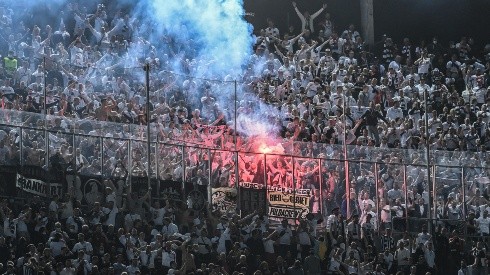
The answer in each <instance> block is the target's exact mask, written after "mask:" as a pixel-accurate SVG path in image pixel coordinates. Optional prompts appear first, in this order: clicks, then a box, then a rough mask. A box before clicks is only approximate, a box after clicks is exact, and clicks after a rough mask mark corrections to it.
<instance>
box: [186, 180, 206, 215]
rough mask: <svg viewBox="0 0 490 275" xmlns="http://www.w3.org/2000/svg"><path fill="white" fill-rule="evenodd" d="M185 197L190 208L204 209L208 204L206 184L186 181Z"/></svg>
mask: <svg viewBox="0 0 490 275" xmlns="http://www.w3.org/2000/svg"><path fill="white" fill-rule="evenodd" d="M185 198H186V200H187V205H188V206H189V207H190V208H192V209H194V210H196V211H200V210H202V209H204V208H205V207H206V205H207V204H208V186H207V185H200V184H194V183H192V182H186V183H185Z"/></svg>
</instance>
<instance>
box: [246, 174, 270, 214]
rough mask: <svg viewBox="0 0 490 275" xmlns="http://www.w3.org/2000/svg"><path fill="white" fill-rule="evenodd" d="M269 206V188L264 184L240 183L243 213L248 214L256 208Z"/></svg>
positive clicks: (260, 208)
mask: <svg viewBox="0 0 490 275" xmlns="http://www.w3.org/2000/svg"><path fill="white" fill-rule="evenodd" d="M266 207H267V189H266V188H265V186H264V185H260V184H253V183H248V182H242V183H240V210H241V214H242V215H248V214H250V213H252V212H254V211H255V210H263V211H264V212H265V210H266Z"/></svg>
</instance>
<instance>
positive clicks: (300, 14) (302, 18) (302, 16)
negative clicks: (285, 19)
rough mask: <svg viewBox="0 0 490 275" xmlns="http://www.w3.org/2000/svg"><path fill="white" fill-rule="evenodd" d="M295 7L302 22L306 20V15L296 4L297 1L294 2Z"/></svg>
mask: <svg viewBox="0 0 490 275" xmlns="http://www.w3.org/2000/svg"><path fill="white" fill-rule="evenodd" d="M293 7H294V10H295V11H296V14H297V15H298V17H299V19H300V20H301V22H303V21H304V20H305V17H304V15H303V14H302V13H301V12H300V11H299V9H298V7H297V6H296V2H293Z"/></svg>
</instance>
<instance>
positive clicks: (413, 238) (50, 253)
mask: <svg viewBox="0 0 490 275" xmlns="http://www.w3.org/2000/svg"><path fill="white" fill-rule="evenodd" d="M293 7H294V9H295V10H296V12H297V15H298V17H299V21H300V22H301V28H299V30H296V29H295V28H294V27H290V28H289V29H288V30H285V31H284V32H283V31H282V30H281V31H280V30H279V29H278V28H276V27H275V26H274V22H272V20H268V25H267V26H266V27H265V28H263V29H260V30H258V31H257V35H256V37H254V39H255V44H254V45H253V50H254V53H253V55H251V57H250V60H249V61H248V64H247V65H248V69H246V70H245V71H244V73H243V75H241V79H240V81H239V82H238V85H239V89H240V90H241V91H243V93H244V95H245V96H241V98H240V100H239V101H238V102H237V105H238V109H237V114H238V116H239V117H240V116H247V115H249V114H250V113H253V112H254V111H257V105H258V101H259V100H260V102H262V104H266V105H269V106H274V107H275V108H276V110H277V111H276V112H268V113H267V114H263V115H264V116H265V117H264V118H263V119H264V120H266V121H269V122H270V124H271V125H274V126H275V128H276V129H280V130H279V132H280V135H281V137H282V138H283V140H282V141H278V142H282V143H283V144H286V143H289V142H305V144H307V145H306V146H304V147H295V146H293V147H289V146H286V145H285V146H283V147H284V148H292V149H291V150H292V152H288V153H293V154H296V153H298V155H301V156H304V155H308V156H312V157H324V158H327V159H328V158H334V157H337V156H338V155H339V154H341V153H342V152H341V151H340V150H335V149H331V148H334V147H335V145H345V144H347V145H350V146H349V147H348V148H349V154H351V155H352V156H355V159H357V160H361V161H362V160H375V161H378V162H380V163H381V164H380V166H376V167H378V168H379V171H378V172H379V180H378V179H377V178H376V176H375V173H373V172H374V169H375V166H374V164H373V163H369V162H366V163H362V162H361V163H359V164H358V165H353V166H351V167H350V170H349V173H350V179H352V185H351V187H352V188H351V190H345V189H342V186H343V184H341V183H343V181H345V176H344V174H345V173H342V169H343V168H342V167H340V166H341V165H339V167H336V165H333V168H332V165H329V166H328V167H321V170H320V171H321V172H325V173H318V171H317V172H316V173H317V174H318V176H317V177H320V176H322V177H325V178H324V179H323V180H322V181H319V180H318V179H314V181H318V182H323V183H324V184H325V185H328V186H329V188H327V186H325V187H324V188H323V189H325V190H329V191H330V192H331V193H332V194H333V195H331V194H326V195H325V197H324V198H322V199H323V200H325V203H324V204H323V205H327V206H328V207H325V208H324V209H323V211H318V212H314V213H311V214H308V215H306V217H305V218H301V219H298V220H296V221H291V220H290V221H288V220H283V221H281V223H280V224H278V225H276V224H274V223H273V222H272V220H270V219H269V217H268V215H267V213H264V212H262V211H256V212H254V213H251V214H250V215H247V216H245V217H239V216H238V215H237V213H235V212H233V211H231V210H230V211H227V212H226V213H219V212H217V211H212V209H205V210H204V211H194V210H192V209H190V208H188V207H187V205H185V204H183V203H182V202H174V201H171V200H163V199H162V200H160V199H154V198H149V194H138V193H137V192H136V190H129V188H123V189H121V188H118V187H116V186H114V183H112V182H110V180H107V181H106V182H105V184H106V187H107V188H106V189H105V190H104V194H103V197H102V198H98V199H96V200H95V201H94V202H93V203H92V204H91V205H89V206H87V205H81V203H80V200H81V198H80V197H77V196H79V194H77V192H75V191H73V189H72V188H74V187H69V189H68V191H69V192H68V194H67V195H66V196H64V197H54V198H52V200H51V201H48V202H44V201H42V200H41V199H39V198H35V199H34V200H33V201H31V202H29V203H28V204H26V205H25V206H23V207H18V206H17V204H16V203H14V202H11V201H8V200H4V201H2V203H1V207H0V215H1V218H2V221H3V227H2V230H0V236H1V237H0V264H1V265H2V266H1V268H0V270H1V272H4V274H118V275H119V274H427V273H429V274H444V273H446V272H449V274H455V273H458V274H487V273H488V260H487V250H488V239H487V238H486V237H488V235H489V234H490V229H489V228H490V218H489V217H488V211H490V210H489V209H490V196H489V194H490V189H489V188H488V186H487V185H488V183H489V182H488V177H487V176H488V168H486V167H488V165H487V163H488V161H487V160H488V155H487V154H486V150H488V149H489V148H490V127H488V123H490V110H489V108H488V107H489V106H488V104H490V93H489V91H490V78H489V77H488V70H489V69H490V55H489V54H490V51H489V52H485V51H484V50H477V49H478V47H477V46H476V45H475V41H473V39H471V38H469V37H463V38H461V39H460V40H459V41H457V42H450V43H449V44H448V45H441V43H439V42H438V40H437V38H433V39H431V41H430V42H429V43H425V42H424V41H422V42H420V43H418V44H416V43H414V41H410V39H409V38H405V39H403V41H401V43H396V42H395V41H393V40H392V39H391V38H390V37H389V36H383V37H382V41H381V42H379V43H376V45H371V46H368V45H366V44H365V43H364V42H363V39H362V37H361V35H360V34H359V32H358V31H356V27H355V26H354V25H350V26H348V27H347V29H346V30H342V29H339V28H338V27H339V26H336V25H335V22H332V21H331V20H330V16H329V14H328V12H327V6H326V5H325V6H323V7H322V8H321V9H320V10H318V11H317V12H315V13H313V14H311V15H310V14H309V12H307V11H305V12H302V11H301V10H300V7H298V6H296V3H293ZM26 18H28V17H27V16H25V14H22V10H18V9H12V7H8V6H5V7H1V8H0V25H1V28H0V40H1V41H0V54H1V55H2V68H1V72H0V79H1V81H2V84H1V85H0V96H1V108H2V112H5V111H6V110H18V111H23V113H22V115H21V116H22V117H20V118H11V117H3V118H2V121H3V122H8V120H10V119H21V120H22V125H23V126H25V127H28V128H32V129H31V130H26V131H24V132H23V136H22V142H23V144H22V146H21V144H19V142H20V136H19V133H18V131H17V130H16V128H15V127H8V126H2V128H1V130H0V164H7V165H13V164H19V163H22V164H26V165H35V166H41V167H44V168H47V169H51V171H53V170H52V168H53V167H45V165H47V164H46V163H47V161H46V158H48V157H50V163H51V164H52V163H53V161H54V160H56V163H64V164H70V165H72V166H73V167H75V169H76V170H77V171H79V172H80V173H82V174H88V175H102V176H120V177H123V175H125V176H124V177H126V176H127V174H128V173H130V174H131V175H135V176H145V175H146V173H147V169H146V167H147V165H148V159H147V152H146V150H147V149H146V146H145V143H144V142H139V143H138V142H134V143H133V147H132V149H131V151H129V148H128V143H127V141H125V140H124V139H140V138H143V137H144V136H145V134H146V133H145V131H144V130H138V131H135V130H134V129H139V128H137V126H135V127H136V128H135V127H133V125H146V124H147V118H148V116H147V114H146V112H147V110H146V106H145V104H146V91H145V82H144V70H143V69H142V68H143V66H144V65H145V64H146V63H149V64H150V65H151V73H150V79H151V81H150V82H151V89H150V90H151V95H150V102H151V106H150V116H149V117H150V120H151V122H154V123H153V124H152V131H154V132H155V133H157V136H158V139H159V141H162V142H172V143H179V144H184V141H185V143H186V144H193V145H198V146H203V147H208V148H221V149H225V151H222V152H220V153H214V154H213V155H212V156H211V157H210V156H208V155H207V154H206V153H205V151H204V150H200V149H192V150H190V151H189V152H186V156H185V158H184V159H185V161H184V162H186V164H185V165H183V163H182V158H181V154H182V152H181V151H179V150H180V149H179V148H177V147H169V146H162V147H161V148H158V150H157V151H158V152H159V154H161V155H162V156H163V158H162V161H161V162H160V164H159V165H160V167H158V168H156V167H151V169H150V170H151V171H152V172H151V173H153V174H157V173H158V177H159V178H162V179H173V180H177V181H178V180H182V179H183V178H187V179H191V178H192V179H194V178H197V179H199V178H204V176H203V175H207V174H208V171H209V170H210V169H212V171H213V173H212V174H213V175H214V174H215V173H214V172H215V171H219V173H217V174H219V176H216V179H215V180H211V181H209V182H208V183H207V184H211V185H213V186H216V187H217V186H233V185H234V184H235V183H234V182H232V180H231V178H232V174H234V165H236V164H234V159H233V155H232V154H231V153H229V152H226V150H227V149H235V146H237V147H238V146H240V147H239V148H243V149H246V150H251V149H250V148H248V147H247V145H248V144H250V143H249V140H247V137H246V136H238V137H236V136H235V133H234V131H233V129H234V127H233V123H234V114H233V111H234V110H233V107H230V106H222V105H223V104H222V103H220V102H222V101H221V100H220V97H221V96H222V95H225V92H226V93H229V91H230V87H231V86H230V83H224V82H209V81H204V80H200V79H197V78H190V77H187V76H185V74H178V73H176V74H174V73H172V72H171V71H172V70H175V67H173V66H174V65H175V64H176V63H178V64H180V65H179V68H180V71H183V72H188V73H191V72H192V71H194V69H195V67H196V66H199V64H200V62H199V61H196V60H185V59H183V60H178V61H179V62H175V61H176V58H179V57H178V56H180V55H177V54H176V53H175V52H172V50H171V49H172V48H173V47H174V46H175V45H173V44H172V43H173V41H172V37H164V39H162V40H161V41H160V42H162V43H167V44H168V45H169V47H168V49H167V51H165V52H164V53H162V52H159V50H158V49H160V48H161V47H154V45H152V43H151V41H149V40H148V39H149V38H148V37H145V33H143V32H140V28H141V25H140V24H139V21H138V20H136V19H135V18H131V16H130V15H129V14H125V13H124V12H123V11H120V10H118V11H110V10H107V9H106V8H105V7H104V5H98V6H97V7H96V8H94V9H93V10H89V9H88V8H86V7H83V6H79V5H78V4H77V3H70V4H69V5H68V6H67V7H66V9H65V10H64V11H63V12H60V17H59V18H57V19H56V20H55V21H53V22H50V24H48V25H45V26H38V25H34V24H35V23H34V24H33V25H27V23H26V22H27V21H25V19H26ZM31 20H32V18H31ZM34 21H35V20H34ZM55 28H56V30H55ZM174 48H175V47H174ZM184 58H185V57H184ZM45 96H46V97H45ZM226 96H229V95H228V94H226ZM426 103H427V107H426V106H425V104H426ZM220 104H221V105H220ZM43 112H46V113H47V114H49V115H52V116H51V118H50V119H48V120H44V119H39V118H40V117H41V116H39V115H37V114H36V113H43ZM19 114H20V113H19ZM41 118H42V117H41ZM426 119H427V121H428V125H426V122H425V120H426ZM108 122H112V123H120V127H118V126H114V125H116V124H110V123H108ZM104 123H107V124H104ZM109 124H110V125H111V127H114V129H116V128H117V130H115V131H106V129H104V127H105V126H107V127H109V126H108V125H109ZM87 125H88V126H87ZM44 127H47V129H49V130H50V131H52V133H51V134H50V135H48V136H44V135H41V134H39V133H40V132H39V131H36V130H35V128H44ZM75 128H78V131H80V132H81V133H83V134H86V135H87V136H81V137H78V139H76V140H72V139H71V138H69V135H66V134H63V133H69V132H70V131H73V129H75ZM427 128H428V129H427ZM112 129H113V128H111V130H112ZM141 129H144V127H141ZM427 133H428V135H427ZM91 136H93V137H96V136H104V137H105V138H106V139H105V140H104V142H103V143H102V144H97V143H94V140H95V138H93V137H91ZM113 137H114V138H123V139H122V140H116V139H111V138H113ZM46 139H49V141H50V142H49V147H48V148H46V146H47V140H46ZM235 139H237V140H235ZM427 143H428V144H429V147H430V148H431V149H433V150H438V151H444V153H442V154H441V155H440V157H439V158H440V159H438V160H437V161H438V162H439V163H445V164H451V163H453V164H456V166H457V165H458V164H460V163H462V162H465V163H467V164H468V163H471V164H472V165H473V166H474V167H476V168H471V169H467V170H466V171H465V173H464V174H462V172H461V171H460V170H459V169H458V168H454V167H447V168H444V167H441V168H439V167H438V168H437V170H436V171H434V175H435V177H434V178H435V179H436V180H435V182H434V184H436V186H437V188H438V190H439V189H441V190H442V191H440V192H439V191H438V194H440V197H438V198H436V199H434V202H435V201H437V204H435V205H434V204H430V203H429V201H430V200H431V199H432V198H431V195H430V192H431V190H430V188H429V186H430V180H429V179H428V178H429V175H428V174H427V171H426V170H425V169H424V167H423V166H420V164H422V163H423V160H422V158H423V156H422V155H412V156H411V158H410V159H411V160H412V162H410V163H408V164H406V163H404V164H406V165H407V166H406V167H407V169H406V179H404V178H403V177H404V175H403V173H402V170H403V169H401V164H402V161H401V159H402V158H401V157H400V156H399V155H398V154H391V153H383V154H381V153H379V152H389V150H390V149H393V150H394V149H405V150H406V152H411V151H410V150H413V151H416V150H419V149H424V148H425V146H426V144H427ZM242 144H243V147H241V146H242ZM328 146H333V147H328ZM101 147H103V148H101ZM21 148H22V150H23V151H22V152H21V151H20V150H21ZM74 148H76V149H74ZM329 148H330V149H329ZM297 150H299V152H296V151H297ZM383 150H384V151H383ZM209 158H211V159H212V160H213V164H212V165H210V166H211V167H206V166H205V165H204V166H203V165H202V163H204V162H206V160H209ZM129 159H131V162H130V161H129ZM278 163H279V161H278V162H277V163H274V164H273V166H274V165H275V166H276V167H275V169H273V168H270V167H269V168H268V169H270V170H276V169H277V170H279V167H278ZM130 164H131V165H130ZM248 165H252V164H248ZM290 165H291V166H294V165H292V164H290V163H287V162H286V164H285V166H290ZM184 167H185V169H184ZM478 167H480V168H478ZM127 169H128V170H129V171H128V170H127ZM157 171H158V172H157ZM305 174H307V173H305ZM320 174H322V175H320ZM234 178H235V181H236V178H237V177H234ZM461 178H464V181H465V183H466V189H463V187H462V186H461V184H459V185H458V184H454V182H455V181H456V182H459V180H460V179H461ZM376 181H377V183H376V184H375V182H376ZM203 184H205V183H203ZM313 185H314V184H313ZM376 187H377V189H376ZM312 188H313V187H312ZM150 191H151V190H150ZM346 192H351V194H350V198H351V200H350V201H348V200H347V199H346V196H345V193H346ZM332 196H333V198H332ZM327 200H328V203H327ZM465 202H466V203H465ZM347 205H350V207H349V208H350V212H349V213H348V212H347ZM429 205H432V206H429ZM376 206H378V207H376ZM376 208H379V209H376ZM321 212H322V213H323V215H321V214H320V213H321ZM429 213H436V214H437V215H436V217H433V218H438V219H440V220H438V221H437V222H424V220H423V219H422V220H420V221H419V220H417V221H414V222H411V219H409V218H428V217H430V214H429ZM461 220H467V222H466V223H465V222H463V227H464V228H465V231H467V233H468V234H470V235H472V236H474V237H475V238H473V239H466V240H465V239H463V238H462V237H461V234H462V231H461V224H462V223H461ZM393 231H398V232H405V231H407V233H404V234H403V235H402V236H401V235H394V234H393ZM408 231H410V232H412V233H413V232H416V234H415V235H413V234H409V233H408ZM468 248H470V250H469V249H468Z"/></svg>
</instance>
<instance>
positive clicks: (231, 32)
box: [135, 0, 253, 79]
mask: <svg viewBox="0 0 490 275" xmlns="http://www.w3.org/2000/svg"><path fill="white" fill-rule="evenodd" d="M243 14H244V10H243V2H242V0H147V1H141V2H139V3H138V6H137V9H136V12H135V17H136V18H140V19H141V21H142V22H141V23H142V25H143V27H144V28H146V33H148V34H149V37H150V42H153V43H154V44H156V45H159V46H160V47H164V48H167V49H162V50H163V52H167V53H168V54H169V55H173V56H174V57H175V58H183V59H184V60H185V59H189V60H192V59H194V60H197V61H199V63H197V64H193V65H192V66H191V68H190V69H188V70H189V71H187V73H188V74H190V75H192V76H195V77H213V78H219V79H224V77H225V76H226V75H234V76H236V75H238V74H240V73H241V69H242V66H243V65H245V64H246V62H247V61H248V57H249V56H250V54H251V50H252V42H253V41H252V36H251V33H252V26H251V25H250V24H249V23H247V22H246V21H245V20H244V19H243V16H242V15H243ZM163 37H166V38H163ZM162 39H166V40H167V41H165V40H163V41H162ZM162 42H171V44H170V43H162ZM169 45H170V48H171V49H169V48H168V47H169ZM169 51H172V52H169ZM175 61H180V60H174V63H175ZM179 63H180V62H177V65H179ZM173 69H174V70H176V72H181V71H182V69H181V68H179V67H174V68H173Z"/></svg>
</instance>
